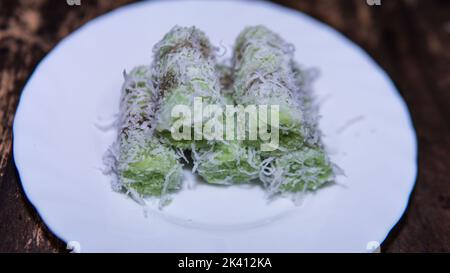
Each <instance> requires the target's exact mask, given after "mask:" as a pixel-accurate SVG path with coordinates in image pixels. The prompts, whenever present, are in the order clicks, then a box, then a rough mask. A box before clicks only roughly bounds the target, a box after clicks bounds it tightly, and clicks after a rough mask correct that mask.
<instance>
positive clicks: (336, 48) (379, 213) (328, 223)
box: [14, 1, 417, 252]
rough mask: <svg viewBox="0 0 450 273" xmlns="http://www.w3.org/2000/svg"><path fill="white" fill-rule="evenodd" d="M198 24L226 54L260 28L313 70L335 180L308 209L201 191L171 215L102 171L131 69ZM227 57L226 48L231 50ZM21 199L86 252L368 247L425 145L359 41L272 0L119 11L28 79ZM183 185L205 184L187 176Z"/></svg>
mask: <svg viewBox="0 0 450 273" xmlns="http://www.w3.org/2000/svg"><path fill="white" fill-rule="evenodd" d="M176 24H178V25H182V26H191V25H195V26H197V27H198V28H200V29H202V30H204V31H205V32H206V33H207V35H208V36H209V37H210V39H211V41H212V42H213V43H214V44H216V45H220V46H221V47H222V48H226V50H223V51H225V56H224V57H229V56H230V54H231V47H232V45H233V43H234V40H235V38H236V37H237V35H238V33H239V32H240V31H241V30H242V29H243V28H244V27H245V26H249V25H255V24H264V25H266V26H267V27H269V28H271V29H273V30H274V31H276V32H278V33H279V34H280V35H281V36H282V37H284V38H285V39H286V40H287V41H289V42H291V43H293V45H294V46H295V48H296V53H295V58H296V59H297V61H298V62H300V63H301V64H303V65H305V66H307V67H315V68H317V69H318V70H319V71H320V77H319V78H318V80H317V81H316V82H315V85H314V88H315V90H316V94H317V96H318V98H319V100H320V101H321V109H320V113H321V115H322V119H321V122H320V127H321V129H322V131H323V132H324V134H325V137H324V142H325V144H326V146H327V148H328V150H329V152H330V155H331V159H332V161H334V162H335V163H336V164H337V165H339V166H340V167H341V168H342V169H343V170H344V172H345V176H339V177H338V179H337V182H338V183H337V185H335V186H330V187H327V188H324V189H322V190H320V191H318V192H317V193H315V194H309V195H308V196H307V197H306V198H305V200H304V201H303V202H302V204H301V205H299V206H296V205H295V204H294V203H293V202H292V201H291V200H290V199H285V198H284V199H283V198H278V199H275V200H273V201H271V202H268V201H267V199H266V198H265V196H264V193H263V191H262V190H261V189H260V188H258V187H229V188H226V187H217V186H216V187H214V186H208V185H205V184H203V183H198V184H196V186H195V187H194V188H193V189H185V190H182V191H181V192H179V193H178V194H176V195H175V196H174V199H173V202H172V203H171V204H170V205H169V206H167V207H165V208H164V209H163V210H161V211H160V210H158V209H156V208H153V207H150V209H148V211H147V213H146V215H145V214H144V210H143V207H142V206H140V205H138V204H137V203H136V202H134V201H133V200H131V199H130V198H128V197H126V196H125V195H123V194H120V193H116V192H114V191H112V189H111V187H110V177H108V176H105V175H104V174H103V173H102V172H101V170H100V169H101V168H102V167H103V163H102V156H103V153H104V152H105V151H106V149H107V148H108V146H109V145H110V144H111V143H112V142H113V140H114V138H115V134H116V132H115V131H114V130H111V131H104V130H99V126H98V125H99V124H100V125H101V124H106V123H108V122H110V121H111V119H112V117H113V116H114V114H116V113H117V112H118V106H119V99H120V87H121V84H122V81H123V76H122V71H123V70H124V69H126V70H127V71H129V70H130V69H131V68H132V67H133V66H135V65H139V64H149V63H150V62H151V58H152V46H153V45H154V44H155V43H156V42H157V41H158V40H160V39H161V38H162V36H163V35H164V34H165V33H166V32H167V31H169V30H170V28H171V27H173V26H174V25H176ZM222 53H224V52H222ZM14 158H15V162H16V165H17V168H18V170H19V173H20V178H21V181H22V184H23V188H24V190H25V193H26V195H27V197H28V198H29V200H30V201H31V203H32V204H33V205H34V206H35V207H36V209H37V211H38V212H39V214H40V216H41V217H42V219H43V220H44V222H45V223H46V224H47V226H48V227H49V228H50V230H51V231H52V232H53V233H55V234H56V235H57V236H58V237H60V238H61V239H63V240H64V241H66V242H69V241H74V242H76V243H75V244H76V245H79V246H80V249H81V251H82V252H96V251H107V252H117V251H137V252H141V251H149V252H210V251H211V252H212V251H218V252H304V251H314V252H323V251H338V252H347V251H352V252H353V251H356V252H365V251H370V250H371V247H372V246H373V245H376V244H377V243H376V242H378V243H381V242H382V241H383V240H384V239H385V238H386V236H387V234H388V233H389V231H390V230H391V228H392V227H393V226H394V225H395V223H396V222H397V221H398V220H399V218H400V217H401V215H402V213H403V212H404V210H405V208H406V206H407V203H408V198H409V195H410V193H411V190H412V188H413V185H414V181H415V177H416V171H417V165H416V137H415V133H414V129H413V127H412V125H411V120H410V117H409V114H408V110H407V108H406V106H405V103H404V102H403V100H402V99H401V97H400V96H399V93H398V92H397V90H396V89H395V87H394V85H393V84H392V82H391V81H390V79H389V77H388V76H387V75H386V74H385V73H384V72H383V71H382V70H381V69H380V67H379V66H378V65H376V64H375V62H374V61H373V60H371V59H370V58H369V56H368V55H367V54H366V53H365V52H364V51H362V50H361V49H360V48H359V47H357V46H356V45H355V44H353V43H352V42H350V41H349V40H347V39H346V38H344V37H343V36H342V35H340V34H339V33H337V32H336V31H334V30H333V29H331V28H329V27H328V26H326V25H324V24H322V23H320V22H317V21H315V20H313V19H311V18H310V17H308V16H305V15H303V14H301V13H299V12H296V11H293V10H289V9H285V8H282V7H279V6H276V5H273V4H268V3H265V2H247V1H245V2H244V1H242V2H234V1H226V2H225V1H198V2H197V1H181V2H172V1H157V2H148V3H140V4H134V5H130V6H127V7H123V8H120V9H117V10H115V11H113V12H110V13H108V14H106V15H104V16H101V17H99V18H97V19H95V20H92V21H91V22H89V23H87V24H86V25H84V26H83V27H81V28H80V29H78V30H77V31H75V32H74V33H73V34H71V35H69V36H68V37H67V38H65V39H64V40H63V41H62V42H61V43H59V44H58V46H57V47H56V48H55V49H53V50H52V52H51V53H50V54H48V55H47V56H46V57H45V59H44V60H43V61H42V62H41V63H40V64H39V66H38V67H37V68H36V70H35V72H34V73H33V75H32V77H31V78H30V80H29V81H28V83H27V85H26V87H25V89H24V90H23V94H22V97H21V100H20V104H19V108H18V111H17V114H16V118H15V121H14ZM186 180H196V177H195V176H192V175H190V174H189V172H188V171H186Z"/></svg>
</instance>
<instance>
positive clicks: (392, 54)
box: [0, 0, 450, 252]
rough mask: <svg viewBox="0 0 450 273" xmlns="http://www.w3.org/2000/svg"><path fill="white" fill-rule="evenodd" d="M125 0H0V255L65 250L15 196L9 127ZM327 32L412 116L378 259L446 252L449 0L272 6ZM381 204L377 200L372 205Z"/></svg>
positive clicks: (311, 1) (449, 237) (327, 0)
mask: <svg viewBox="0 0 450 273" xmlns="http://www.w3.org/2000/svg"><path fill="white" fill-rule="evenodd" d="M128 2H130V1H128V0H120V1H107V0H104V1H87V0H81V5H80V6H69V5H67V3H66V1H52V0H37V1H32V0H24V1H15V0H0V120H1V124H0V252H64V251H66V250H65V244H64V242H62V241H60V240H59V239H58V238H56V237H55V236H54V235H52V234H51V232H49V231H48V230H47V228H46V227H45V224H43V222H42V221H41V219H40V218H39V215H38V214H37V213H36V211H35V210H34V208H33V207H32V205H30V203H29V202H28V201H27V200H26V197H24V194H23V191H22V189H21V185H20V180H19V177H18V174H17V170H16V168H15V166H14V162H13V160H12V155H11V149H12V133H11V127H12V120H13V118H14V113H15V109H16V105H17V102H18V99H19V96H20V92H21V90H22V88H23V87H24V85H25V82H26V80H27V79H28V78H29V76H30V75H31V73H32V72H33V69H34V68H35V66H36V65H37V63H38V62H39V61H40V60H41V59H42V58H43V57H44V56H45V55H46V54H47V53H48V52H49V51H50V50H51V49H52V48H53V47H54V46H55V45H56V44H57V43H58V42H59V41H60V40H61V39H62V38H64V37H65V36H67V35H68V34H70V33H71V32H72V31H73V30H75V29H77V28H78V27H80V26H81V25H83V24H84V23H86V22H87V21H89V20H90V19H92V18H94V17H96V16H98V15H100V14H103V13H106V12H108V11H110V10H112V9H114V8H117V7H119V6H121V5H124V4H126V3H128ZM276 2H278V3H280V4H282V5H286V6H289V7H292V8H294V9H297V10H300V11H303V12H305V13H308V14H310V15H312V16H314V17H316V18H318V19H320V20H321V21H324V22H326V23H327V24H329V25H331V26H333V27H334V28H336V29H337V30H339V31H341V32H342V33H344V34H345V35H346V36H347V37H349V38H350V39H352V40H353V41H355V42H356V43H358V44H359V45H360V46H362V47H363V48H364V49H365V50H366V51H367V52H368V53H369V54H370V55H371V56H372V57H373V58H374V59H375V60H376V61H377V62H378V63H379V64H380V65H381V66H382V67H383V68H384V69H385V70H386V71H387V73H388V74H389V75H390V76H391V78H392V79H393V80H394V82H395V84H396V85H397V87H398V89H399V91H400V93H401V95H402V96H403V98H404V99H405V101H406V103H407V105H408V107H409V110H410V112H411V115H412V118H413V122H414V126H415V128H416V132H417V136H418V141H419V162H418V164H419V173H418V178H417V183H416V187H415V189H414V192H413V194H412V197H411V200H410V204H409V206H408V210H407V212H406V213H405V215H404V216H403V218H402V220H401V221H400V223H399V224H398V225H397V226H396V227H395V228H394V230H393V231H392V232H391V233H390V235H389V237H388V238H387V240H386V241H385V242H384V243H383V245H382V251H386V252H449V251H450V132H449V126H450V1H444V0H440V1H439V0H434V1H430V0H422V1H421V0H381V5H380V6H369V5H368V4H367V3H366V0H305V1H301V0H297V1H294V0H293V1H288V0H278V1H276ZM381 201H382V200H381Z"/></svg>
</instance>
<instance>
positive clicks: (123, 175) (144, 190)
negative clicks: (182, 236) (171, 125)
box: [109, 66, 182, 200]
mask: <svg viewBox="0 0 450 273" xmlns="http://www.w3.org/2000/svg"><path fill="white" fill-rule="evenodd" d="M124 76H125V82H124V84H123V86H122V99H121V105H120V117H119V135H118V139H117V141H116V142H115V143H114V145H113V147H112V149H111V150H110V153H109V155H110V156H109V159H111V156H113V157H112V158H113V161H114V162H113V163H114V165H113V166H112V167H113V168H114V170H115V172H116V174H117V179H116V180H115V181H114V184H113V187H114V189H116V190H119V191H122V190H125V191H126V192H128V193H130V194H131V195H132V196H133V198H135V199H137V200H141V199H142V197H145V196H163V195H165V194H166V193H169V192H171V191H173V190H176V189H178V188H179V187H180V185H181V179H182V165H181V164H180V163H179V162H178V156H177V155H176V153H175V152H174V150H173V149H172V148H171V147H169V146H166V145H164V144H162V143H161V142H160V141H159V139H158V137H156V136H155V135H154V127H155V126H154V124H155V109H154V107H155V105H154V103H153V102H152V96H153V95H154V88H153V84H152V83H151V73H150V69H149V67H148V66H139V67H136V68H134V69H133V70H132V71H131V72H130V73H128V74H125V75H124Z"/></svg>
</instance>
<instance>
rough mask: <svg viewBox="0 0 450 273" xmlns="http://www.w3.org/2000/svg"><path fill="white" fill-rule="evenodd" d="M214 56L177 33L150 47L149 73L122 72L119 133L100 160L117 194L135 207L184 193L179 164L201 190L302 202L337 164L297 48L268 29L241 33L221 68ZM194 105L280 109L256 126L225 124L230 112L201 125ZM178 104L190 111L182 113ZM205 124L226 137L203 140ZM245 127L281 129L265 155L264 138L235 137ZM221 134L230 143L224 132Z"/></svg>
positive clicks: (191, 30)
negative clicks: (257, 190) (249, 191)
mask: <svg viewBox="0 0 450 273" xmlns="http://www.w3.org/2000/svg"><path fill="white" fill-rule="evenodd" d="M215 52H216V48H215V47H214V46H213V45H212V44H211V43H210V41H209V39H208V38H207V36H206V35H205V33H204V32H202V31H201V30H199V29H198V28H196V27H179V26H175V27H174V28H172V29H171V30H170V31H169V32H168V33H167V34H166V35H164V37H163V38H162V40H161V41H160V42H158V43H157V44H156V45H155V46H154V47H153V62H152V64H151V65H150V66H139V67H136V68H134V69H133V70H132V71H131V72H130V73H128V74H125V83H124V84H123V87H122V101H121V108H120V110H121V112H120V119H119V122H118V123H119V127H120V128H119V135H118V139H117V141H116V143H115V144H114V145H113V148H112V149H110V151H109V154H108V155H109V156H107V157H106V158H107V160H106V161H107V163H108V164H109V166H112V167H111V169H112V170H113V171H112V172H113V173H114V174H115V176H116V179H115V180H114V183H113V186H114V188H115V189H117V190H125V191H126V192H128V193H130V194H131V195H132V196H133V197H135V199H137V200H140V201H142V200H143V199H142V198H143V197H147V196H160V197H163V198H164V197H165V196H166V195H167V193H170V192H174V191H177V190H179V189H180V188H181V187H182V180H183V175H182V167H183V164H182V163H181V162H182V161H183V162H188V163H190V164H191V166H192V172H195V173H197V174H198V175H199V176H200V177H202V178H203V180H204V182H206V183H209V184H216V185H233V184H242V183H249V182H254V183H259V184H260V185H261V186H262V187H263V188H264V189H265V190H266V191H267V193H268V195H269V196H274V195H280V194H281V195H286V194H293V195H298V193H303V192H306V191H315V190H317V189H319V188H320V187H321V186H323V185H324V184H326V183H329V182H332V181H333V180H334V167H333V165H332V163H331V162H330V160H329V158H328V155H327V153H326V151H325V149H324V147H323V144H322V141H321V133H320V130H319V129H318V116H319V115H318V107H317V105H316V103H315V100H314V96H313V92H312V89H311V85H310V83H311V81H312V78H313V76H314V75H313V74H312V72H311V70H306V69H304V68H302V67H301V66H300V65H299V64H298V63H296V61H295V60H294V48H293V46H292V45H291V44H289V43H287V42H286V41H285V40H283V39H282V38H281V37H280V36H279V35H278V34H276V33H275V32H273V31H271V30H269V29H268V28H266V27H264V26H254V27H247V28H245V29H244V30H243V31H242V32H241V33H240V34H239V35H238V37H237V40H236V43H235V46H234V50H233V57H232V60H231V65H227V64H224V63H225V62H224V63H218V62H217V61H216V59H217V58H216V53H215ZM199 99H201V102H202V106H201V108H200V109H201V112H202V113H203V112H204V111H206V110H205V109H207V107H208V105H215V106H217V107H222V108H226V107H228V106H232V107H235V108H234V109H240V108H239V107H242V108H244V107H252V106H255V107H256V109H260V108H261V107H267V108H271V109H277V110H278V112H276V113H275V112H270V113H269V112H268V116H267V119H264V120H261V115H262V112H257V116H256V117H255V118H254V119H253V120H254V121H257V123H251V122H250V120H247V119H242V117H246V116H245V115H244V116H239V114H237V113H234V114H233V115H232V116H231V117H228V116H227V117H225V116H223V115H225V112H226V111H223V112H220V113H221V116H220V117H218V116H214V117H213V116H205V115H204V113H203V114H202V115H201V116H200V118H199V117H198V116H196V115H195V113H196V112H195V111H197V110H195V109H196V108H195V105H196V103H197V102H198V100H199ZM179 106H185V107H187V109H189V110H191V109H192V110H193V111H194V112H193V113H194V114H193V115H192V112H191V114H189V115H188V116H183V115H180V113H181V112H180V113H178V112H177V111H178V109H179V108H178V107H179ZM264 109H265V108H264ZM174 113H178V114H177V115H174ZM247 114H249V113H247ZM250 114H251V113H250ZM250 114H249V115H250ZM273 118H276V119H273ZM274 120H276V122H274ZM211 121H214V122H220V123H218V124H220V126H218V127H215V128H214V130H218V128H219V129H220V130H219V132H222V130H223V137H222V138H211V135H208V134H207V133H206V132H207V130H206V125H205V123H206V124H208V122H211ZM180 124H183V127H182V128H183V129H186V128H188V129H189V131H188V132H189V133H188V134H187V135H188V136H189V138H187V139H186V138H183V139H180V138H176V137H175V136H176V135H177V134H176V133H179V131H178V130H179V129H178V127H176V126H175V125H180ZM214 124H215V123H214ZM251 124H253V125H254V126H256V127H254V128H253V129H256V130H257V131H258V136H260V133H261V132H260V131H270V132H277V134H275V135H271V136H272V137H273V136H276V137H277V142H275V144H273V143H271V145H272V146H270V147H271V149H263V148H262V147H269V146H264V145H267V139H263V138H262V137H260V138H257V139H247V138H244V139H242V138H239V137H237V135H238V132H239V129H237V128H239V126H240V125H243V126H244V127H245V128H244V135H245V136H250V135H251V132H252V131H251V130H250V129H251V128H250V125H251ZM227 129H230V131H231V132H232V135H233V136H234V137H235V138H229V137H228V135H226V133H225V132H227ZM214 130H213V131H214ZM215 132H216V131H215ZM184 136H186V134H185V135H184ZM274 145H275V146H274Z"/></svg>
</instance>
